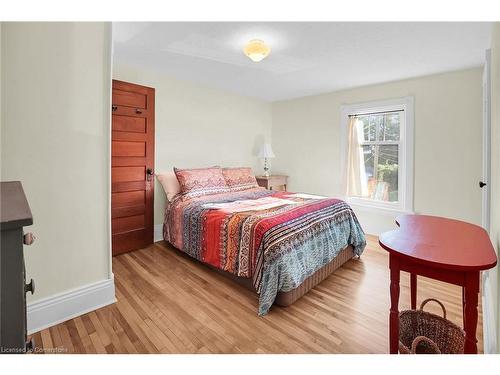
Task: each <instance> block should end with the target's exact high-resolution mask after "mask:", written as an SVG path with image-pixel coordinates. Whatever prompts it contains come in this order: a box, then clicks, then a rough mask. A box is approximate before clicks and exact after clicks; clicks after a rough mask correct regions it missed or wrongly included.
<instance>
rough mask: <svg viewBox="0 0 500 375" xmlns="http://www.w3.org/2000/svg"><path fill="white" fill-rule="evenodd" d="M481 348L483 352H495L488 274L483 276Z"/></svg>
mask: <svg viewBox="0 0 500 375" xmlns="http://www.w3.org/2000/svg"><path fill="white" fill-rule="evenodd" d="M481 302H482V305H483V306H482V307H483V348H484V353H485V354H497V332H496V329H497V326H496V319H495V309H494V306H493V295H492V294H491V285H490V277H489V275H488V274H485V275H484V278H483V293H482V301H481Z"/></svg>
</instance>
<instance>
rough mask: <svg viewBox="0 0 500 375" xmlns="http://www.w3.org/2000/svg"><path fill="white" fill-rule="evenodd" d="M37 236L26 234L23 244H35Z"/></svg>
mask: <svg viewBox="0 0 500 375" xmlns="http://www.w3.org/2000/svg"><path fill="white" fill-rule="evenodd" d="M35 239H36V237H35V235H34V234H33V233H26V234H25V235H24V236H23V242H24V244H25V245H31V244H32V243H33V242H35Z"/></svg>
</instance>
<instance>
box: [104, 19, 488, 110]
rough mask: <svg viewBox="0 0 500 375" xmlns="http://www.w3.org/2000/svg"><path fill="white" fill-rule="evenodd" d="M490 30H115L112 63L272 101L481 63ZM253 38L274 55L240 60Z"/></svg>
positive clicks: (128, 26) (160, 26)
mask: <svg viewBox="0 0 500 375" xmlns="http://www.w3.org/2000/svg"><path fill="white" fill-rule="evenodd" d="M490 33H491V24H490V23H472V22H468V23H467V22H464V23H451V22H438V23H418V22H411V23H394V22H385V23H369V22H348V23H342V22H159V23H137V22H135V23H134V22H117V23H114V24H113V39H114V60H115V61H116V62H117V63H125V64H129V65H133V66H143V67H147V68H149V69H153V70H157V71H161V72H163V73H165V74H168V75H171V76H175V77H178V78H180V79H185V80H189V81H192V82H195V83H198V84H202V85H206V86H211V87H216V88H220V89H224V90H228V91H231V92H235V93H238V94H242V95H247V96H252V97H257V98H261V99H264V100H268V101H276V100H283V99H290V98H295V97H301V96H307V95H314V94H319V93H324V92H330V91H336V90H340V89H345V88H349V87H357V86H365V85H370V84H375V83H381V82H388V81H394V80H400V79H404V78H410V77H417V76H422V75H428V74H434V73H440V72H445V71H451V70H458V69H463V68H469V67H474V66H480V65H482V63H483V57H484V51H485V50H486V49H487V48H489V45H490ZM253 38H259V39H263V40H264V41H265V42H266V43H268V44H269V45H270V47H271V50H272V51H271V54H270V55H269V57H267V58H266V59H265V60H263V61H262V62H260V63H254V62H252V61H251V60H249V59H248V58H247V57H246V56H245V55H244V54H243V52H242V48H243V46H244V45H245V43H246V42H247V41H248V40H250V39H253Z"/></svg>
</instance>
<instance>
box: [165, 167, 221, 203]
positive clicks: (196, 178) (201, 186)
mask: <svg viewBox="0 0 500 375" xmlns="http://www.w3.org/2000/svg"><path fill="white" fill-rule="evenodd" d="M174 172H175V175H176V176H177V180H178V181H179V184H180V186H181V193H182V194H185V195H189V196H199V195H205V194H215V193H223V192H227V191H228V190H229V188H228V186H227V184H226V180H225V179H224V175H223V174H222V169H221V168H220V167H211V168H197V169H178V168H174Z"/></svg>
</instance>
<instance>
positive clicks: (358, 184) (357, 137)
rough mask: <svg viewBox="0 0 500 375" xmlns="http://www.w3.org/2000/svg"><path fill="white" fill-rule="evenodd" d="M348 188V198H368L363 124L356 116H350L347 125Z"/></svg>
mask: <svg viewBox="0 0 500 375" xmlns="http://www.w3.org/2000/svg"><path fill="white" fill-rule="evenodd" d="M347 128H348V129H347V131H348V140H347V142H348V144H347V176H346V177H347V188H346V194H347V196H348V197H367V196H368V185H367V180H366V172H365V158H364V156H363V148H362V147H361V146H360V144H361V142H362V140H363V129H362V122H361V121H359V120H358V119H357V118H356V117H355V116H350V117H349V121H348V123H347Z"/></svg>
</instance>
